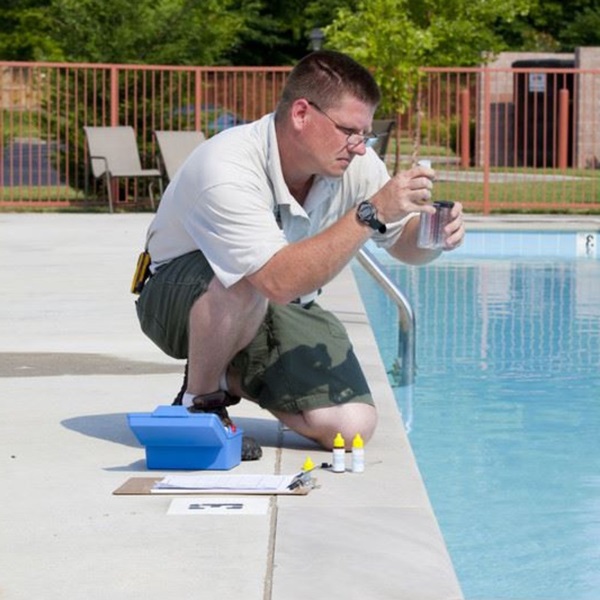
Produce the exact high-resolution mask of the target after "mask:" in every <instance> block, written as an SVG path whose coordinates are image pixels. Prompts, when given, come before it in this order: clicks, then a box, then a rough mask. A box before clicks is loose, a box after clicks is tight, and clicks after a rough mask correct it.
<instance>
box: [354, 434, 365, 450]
mask: <svg viewBox="0 0 600 600" xmlns="http://www.w3.org/2000/svg"><path fill="white" fill-rule="evenodd" d="M364 445H365V444H364V442H363V439H362V437H360V433H357V434H356V435H355V436H354V439H353V440H352V447H353V448H364Z"/></svg>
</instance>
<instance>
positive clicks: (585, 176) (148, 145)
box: [0, 62, 600, 214]
mask: <svg viewBox="0 0 600 600" xmlns="http://www.w3.org/2000/svg"><path fill="white" fill-rule="evenodd" d="M288 73H289V68H287V67H269V68H261V67H245V68H244V67H167V66H134V65H102V64H72V63H69V64H57V63H25V62H22V63H21V62H10V63H9V62H0V111H1V113H2V115H1V117H2V118H1V119H0V183H1V185H2V187H1V190H0V208H4V209H18V208H23V209H27V210H32V209H39V208H57V207H58V208H60V207H62V208H76V209H89V210H91V209H94V208H96V207H102V208H103V209H105V208H106V207H107V203H106V190H104V189H103V188H102V185H101V184H100V183H98V182H97V181H96V180H94V178H93V177H92V176H91V174H90V167H89V157H88V151H87V147H86V144H85V139H84V134H83V127H84V126H86V125H131V126H132V127H133V128H134V129H135V131H136V135H137V139H138V145H139V151H140V157H141V160H142V164H143V166H145V167H147V168H152V167H155V166H156V164H157V162H156V159H157V154H158V149H157V146H156V141H155V139H154V136H153V132H154V131H155V130H201V131H203V132H204V134H205V135H207V136H210V135H213V134H215V133H217V132H218V131H220V130H222V129H225V128H227V127H230V126H232V125H235V124H238V123H243V122H247V121H251V120H254V119H256V118H258V117H260V116H261V115H263V114H265V113H267V112H270V111H271V110H273V108H274V107H275V103H276V101H277V98H278V97H279V94H280V92H281V89H282V87H283V85H284V83H285V80H286V77H287V74H288ZM599 109H600V70H590V69H588V70H583V69H574V68H569V69H550V68H548V69H539V68H537V69H524V68H511V69H492V68H486V67H481V68H472V69H434V68H427V69H423V70H422V78H421V80H420V84H419V87H418V91H417V93H416V94H415V98H414V101H413V103H412V104H411V106H410V107H409V108H408V110H406V111H405V112H404V114H402V115H401V116H400V117H398V120H397V123H398V127H397V133H398V135H397V138H396V139H395V140H393V141H392V143H390V144H389V146H388V154H387V156H386V162H387V164H388V167H389V168H390V171H392V170H393V169H394V168H395V166H396V164H399V165H400V166H401V167H406V166H409V165H410V164H411V163H412V161H413V160H414V159H415V158H416V157H420V158H430V159H431V160H432V162H433V165H434V167H435V168H436V171H437V174H438V182H437V184H436V188H435V190H436V191H435V194H436V196H437V197H438V198H440V199H441V198H444V199H449V200H460V201H462V202H463V204H464V205H465V207H466V209H467V210H468V211H470V212H478V213H483V214H489V213H493V212H524V211H528V212H545V213H549V212H557V213H563V212H600V188H599V182H598V170H597V169H598V164H599V162H600V133H597V131H599V128H598V126H599V125H600V122H599V121H600V110H599ZM378 116H381V117H389V116H390V115H378ZM396 151H397V152H398V162H397V161H396ZM147 206H148V198H147V197H146V196H145V191H144V190H141V189H138V187H137V185H136V183H135V181H130V182H125V184H124V185H122V186H121V187H120V189H119V196H118V201H117V207H120V208H123V209H131V210H133V209H141V208H145V207H147Z"/></svg>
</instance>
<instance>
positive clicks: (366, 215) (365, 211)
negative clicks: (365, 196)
mask: <svg viewBox="0 0 600 600" xmlns="http://www.w3.org/2000/svg"><path fill="white" fill-rule="evenodd" d="M357 214H358V218H359V219H360V220H361V221H365V222H367V223H368V222H369V221H370V220H371V219H372V218H373V217H374V216H375V209H374V208H373V206H372V205H371V204H369V203H368V202H361V203H360V204H359V205H358V210H357Z"/></svg>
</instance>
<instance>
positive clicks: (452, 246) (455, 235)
mask: <svg viewBox="0 0 600 600" xmlns="http://www.w3.org/2000/svg"><path fill="white" fill-rule="evenodd" d="M450 216H451V217H452V220H451V221H450V222H449V223H448V225H446V227H445V228H444V233H445V234H446V240H445V242H444V250H456V248H458V247H459V246H460V245H461V244H462V243H463V240H464V238H465V224H464V221H463V205H462V204H461V203H460V202H455V203H454V206H453V207H452V211H451V212H450Z"/></svg>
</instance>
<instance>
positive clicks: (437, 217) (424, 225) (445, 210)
mask: <svg viewBox="0 0 600 600" xmlns="http://www.w3.org/2000/svg"><path fill="white" fill-rule="evenodd" d="M433 206H434V207H435V214H429V213H425V212H423V213H421V222H420V223H419V237H418V239H417V246H418V247H419V248H426V249H428V250H437V249H439V248H443V247H444V243H445V241H446V236H445V234H444V228H445V227H446V225H447V224H448V223H449V222H450V219H451V216H450V213H451V211H452V207H453V206H454V202H450V201H449V200H439V201H437V202H434V203H433Z"/></svg>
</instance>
